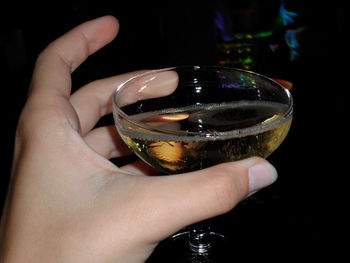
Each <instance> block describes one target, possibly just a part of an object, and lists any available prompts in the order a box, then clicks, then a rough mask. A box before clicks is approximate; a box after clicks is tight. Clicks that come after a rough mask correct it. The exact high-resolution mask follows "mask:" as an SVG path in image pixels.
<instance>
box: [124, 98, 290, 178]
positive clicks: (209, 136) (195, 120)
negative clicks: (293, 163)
mask: <svg viewBox="0 0 350 263" xmlns="http://www.w3.org/2000/svg"><path fill="white" fill-rule="evenodd" d="M282 111H283V107H281V106H280V105H278V104H259V103H258V104H254V103H243V104H225V105H219V106H212V105H211V106H203V107H195V108H192V109H190V108H187V109H176V110H175V109H174V110H173V111H172V110H170V111H166V112H165V113H164V112H162V113H159V112H158V113H151V114H146V115H145V114H144V115H140V116H138V117H137V118H138V119H143V120H149V124H150V125H154V126H157V128H159V127H160V128H168V127H171V128H172V129H174V128H175V129H178V130H179V131H183V130H185V131H190V132H191V131H192V132H194V131H195V130H196V131H200V133H201V134H203V135H201V136H174V135H171V134H170V135H161V134H157V133H154V134H152V133H149V132H147V131H145V130H143V129H138V128H135V127H129V128H128V129H125V130H120V132H121V134H122V138H123V139H124V141H125V142H126V144H127V145H128V146H129V147H130V148H131V149H132V150H133V151H134V152H135V153H136V154H137V155H138V156H139V157H141V158H142V159H143V160H144V161H146V162H147V163H149V164H150V165H152V166H153V167H155V168H157V169H159V170H160V171H162V172H164V173H168V174H174V173H182V172H188V171H193V170H197V169H201V168H205V167H209V166H212V165H215V164H218V163H222V162H227V161H234V160H240V159H243V158H247V157H250V156H261V157H263V158H266V157H267V156H268V155H270V154H271V153H272V152H273V151H274V150H275V149H276V148H277V147H278V146H279V145H280V144H281V143H282V141H283V140H284V138H285V137H286V135H287V133H288V131H289V128H290V125H291V122H292V118H291V117H290V118H289V119H283V117H282ZM172 114H173V116H174V117H173V118H171V117H170V116H171V115H172ZM177 116H180V117H179V118H180V120H179V121H176V117H177ZM162 118H163V119H162ZM240 118H241V119H242V120H241V121H240ZM159 120H161V121H159ZM276 120H278V122H276ZM205 123H209V124H208V125H205ZM273 123H274V125H270V124H273ZM270 126H271V127H270ZM184 127H185V128H186V129H184ZM238 130H239V131H240V132H237V131H238ZM231 131H232V132H231ZM216 133H217V134H216Z"/></svg>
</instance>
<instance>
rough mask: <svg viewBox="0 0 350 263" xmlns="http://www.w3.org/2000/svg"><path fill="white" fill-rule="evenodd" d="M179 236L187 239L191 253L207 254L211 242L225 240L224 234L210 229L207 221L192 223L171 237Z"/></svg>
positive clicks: (210, 247)
mask: <svg viewBox="0 0 350 263" xmlns="http://www.w3.org/2000/svg"><path fill="white" fill-rule="evenodd" d="M180 238H181V239H182V238H184V239H187V243H188V249H189V250H190V253H191V255H208V254H209V252H210V250H211V249H212V247H213V243H216V242H218V241H225V240H226V237H225V236H224V235H222V234H219V233H216V232H213V231H211V230H210V227H209V225H208V223H207V222H201V223H198V224H196V225H193V226H191V227H189V228H188V229H186V230H184V231H182V232H179V233H177V234H175V235H173V236H172V237H171V239H172V240H173V241H175V240H178V239H180Z"/></svg>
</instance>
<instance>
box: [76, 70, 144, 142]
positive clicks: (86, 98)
mask: <svg viewBox="0 0 350 263" xmlns="http://www.w3.org/2000/svg"><path fill="white" fill-rule="evenodd" d="M142 72H145V71H144V70H143V71H135V72H130V73H126V74H122V75H118V76H114V77H110V78H106V79H101V80H96V81H93V82H91V83H89V84H87V85H85V86H84V87H82V88H80V89H79V90H77V91H76V92H74V93H73V94H72V96H71V98H70V102H71V103H72V105H73V107H74V109H75V111H76V112H77V114H78V116H79V120H80V126H81V131H82V134H83V135H84V134H86V133H87V132H88V131H90V130H91V129H92V128H93V127H94V126H95V124H96V123H97V121H98V120H99V119H100V118H101V117H102V116H104V115H106V114H108V113H111V112H112V105H113V100H112V97H113V94H114V92H115V90H116V89H117V87H118V86H119V85H120V84H121V83H123V82H125V81H126V80H128V79H130V78H131V77H133V76H135V75H138V74H140V73H142Z"/></svg>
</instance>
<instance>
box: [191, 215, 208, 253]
mask: <svg viewBox="0 0 350 263" xmlns="http://www.w3.org/2000/svg"><path fill="white" fill-rule="evenodd" d="M210 236H211V231H210V222H209V220H206V221H203V222H200V223H197V224H195V225H193V226H191V228H190V230H189V240H188V244H189V248H190V250H191V252H192V253H193V254H198V255H201V254H208V253H209V250H210V248H211V247H212V243H211V237H210Z"/></svg>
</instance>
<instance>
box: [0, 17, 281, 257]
mask: <svg viewBox="0 0 350 263" xmlns="http://www.w3.org/2000/svg"><path fill="white" fill-rule="evenodd" d="M118 30H119V24H118V21H117V20H116V19H115V18H114V17H111V16H105V17H102V18H98V19H95V20H92V21H89V22H86V23H84V24H82V25H80V26H78V27H76V28H74V29H72V30H71V31H69V32H68V33H66V34H65V35H63V36H62V37H60V38H59V39H57V40H56V41H54V42H52V43H51V44H50V45H49V46H48V47H47V48H46V49H45V50H44V51H43V52H42V53H41V54H40V55H39V57H38V60H37V63H36V66H35V69H34V73H33V77H32V82H31V86H30V91H29V97H28V100H27V103H26V105H25V107H24V109H23V111H22V114H21V116H20V119H19V122H18V127H17V132H16V140H15V152H14V158H13V166H12V175H11V183H10V187H9V192H8V195H7V199H6V204H5V208H4V211H3V213H2V218H1V232H0V244H1V245H0V261H1V262H4V263H5V262H11V263H15V262H85V263H88V262H127V263H129V262H130V263H131V262H144V261H145V260H146V259H147V258H148V257H149V256H150V254H151V253H152V251H153V250H154V248H155V247H156V245H157V244H158V242H159V241H161V240H163V239H165V238H167V237H168V236H170V235H171V234H173V233H175V232H176V231H178V230H180V229H181V228H183V227H185V226H187V225H190V224H192V223H195V222H198V221H200V220H203V219H207V218H210V217H214V216H216V215H220V214H223V213H226V212H228V211H230V210H231V209H232V208H233V207H234V206H235V205H236V204H237V203H239V202H240V201H241V200H242V199H244V198H246V197H247V195H249V194H250V193H252V192H255V191H257V190H259V189H261V188H263V187H265V186H267V185H269V184H271V183H273V182H274V181H275V179H276V171H275V170H274V168H273V167H272V166H271V165H270V164H269V163H268V162H267V161H265V160H263V159H261V158H256V157H254V158H250V159H247V160H243V161H237V162H231V163H225V164H220V165H217V166H214V167H211V168H208V169H203V170H201V171H195V172H192V173H187V174H182V175H174V176H156V175H154V174H155V171H154V170H153V169H152V168H150V167H148V166H147V165H145V164H143V163H142V162H136V163H133V164H129V165H126V166H125V167H116V166H115V165H114V164H113V163H112V162H110V161H109V159H110V158H113V157H119V156H123V155H126V154H130V152H129V150H128V149H127V148H126V146H125V145H124V143H123V142H122V141H121V139H120V137H119V136H118V134H117V132H116V130H115V128H114V127H101V128H96V129H94V126H95V124H96V123H97V121H98V120H99V119H100V118H101V117H102V116H104V115H106V114H109V113H110V112H111V110H112V109H111V107H112V99H111V98H112V94H113V92H114V91H115V87H117V86H118V85H119V84H120V83H122V82H123V81H125V80H126V79H128V78H130V77H131V76H134V75H135V74H137V72H133V73H127V74H123V75H119V76H115V77H111V78H107V79H102V80H97V81H94V82H92V83H89V84H87V85H86V86H84V87H82V88H81V89H79V90H78V91H76V92H75V93H73V94H71V73H72V72H73V71H74V70H75V69H76V68H77V67H78V66H79V65H80V64H81V63H82V62H83V61H84V60H85V59H87V57H88V56H89V55H91V54H92V53H94V52H96V51H97V50H98V49H100V48H102V47H103V46H105V45H106V44H108V43H109V42H111V41H112V40H113V39H114V38H115V36H116V35H117V33H118ZM152 174H153V176H150V175H152Z"/></svg>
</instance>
